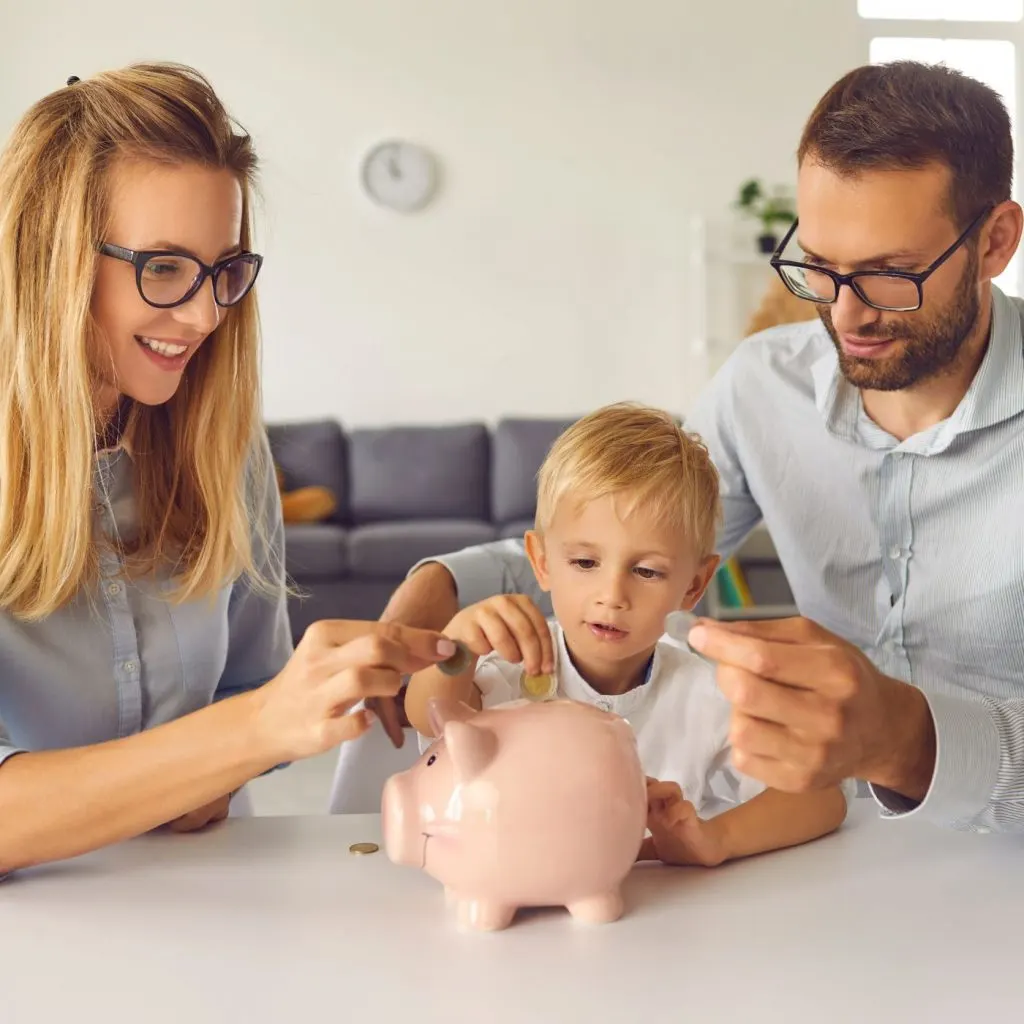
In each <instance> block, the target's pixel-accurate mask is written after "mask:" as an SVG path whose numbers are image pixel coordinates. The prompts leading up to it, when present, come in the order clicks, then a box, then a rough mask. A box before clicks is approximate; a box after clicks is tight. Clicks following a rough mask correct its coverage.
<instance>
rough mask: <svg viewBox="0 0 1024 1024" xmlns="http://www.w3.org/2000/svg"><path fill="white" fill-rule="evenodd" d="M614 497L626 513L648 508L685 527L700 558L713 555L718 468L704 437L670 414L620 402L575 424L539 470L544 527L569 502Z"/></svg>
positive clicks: (577, 503)
mask: <svg viewBox="0 0 1024 1024" xmlns="http://www.w3.org/2000/svg"><path fill="white" fill-rule="evenodd" d="M608 496H612V497H614V498H615V500H616V503H617V507H618V511H619V514H620V515H621V516H622V517H623V518H624V519H628V518H629V516H630V515H632V514H633V512H635V511H636V510H637V509H638V508H640V507H643V508H644V509H645V510H647V511H649V512H651V513H652V514H653V515H654V516H655V518H656V519H657V520H658V521H660V522H665V523H668V524H669V525H670V526H672V527H674V528H677V529H679V530H680V532H681V533H682V534H683V535H684V536H685V537H686V543H687V544H690V545H692V546H693V548H694V549H695V550H696V551H697V554H698V557H700V558H706V557H707V556H708V555H710V554H712V553H713V551H714V545H715V530H716V527H717V525H718V519H719V494H718V472H717V471H716V470H715V467H714V465H713V464H712V462H711V458H710V456H709V455H708V450H707V448H706V447H705V445H704V444H703V442H702V441H701V440H700V439H699V438H698V437H697V436H696V435H695V434H691V433H688V432H687V431H685V430H683V429H682V428H681V427H680V426H679V425H678V424H677V423H676V422H675V420H674V419H673V418H672V417H671V416H670V415H669V414H668V413H667V412H663V411H662V410H660V409H652V408H650V407H648V406H645V405H639V404H637V403H633V402H619V403H616V404H614V405H608V406H605V407H604V408H602V409H598V410H597V411H596V412H593V413H591V414H590V415H589V416H584V417H583V418H582V419H580V420H577V421H576V422H575V423H574V424H573V425H572V426H571V427H569V429H568V430H566V431H565V432H564V433H563V434H562V435H561V436H560V437H559V438H558V439H557V440H556V441H555V443H554V445H552V447H551V450H550V452H548V456H547V458H546V459H545V460H544V463H543V465H542V466H541V468H540V473H539V474H538V486H537V516H536V526H537V530H538V531H539V532H540V533H543V532H544V530H545V529H547V528H548V527H549V526H550V524H551V520H552V518H553V517H554V515H555V512H556V510H557V509H558V507H559V505H560V504H561V503H562V502H563V501H569V502H571V503H572V504H573V505H574V506H575V507H579V506H581V505H583V504H585V503H586V502H588V501H593V500H595V499H597V498H604V497H608Z"/></svg>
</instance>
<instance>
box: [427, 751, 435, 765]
mask: <svg viewBox="0 0 1024 1024" xmlns="http://www.w3.org/2000/svg"><path fill="white" fill-rule="evenodd" d="M436 760H437V754H431V755H430V757H428V758H427V767H428V768H429V767H430V766H431V765H432V764H433V763H434V762H435V761H436Z"/></svg>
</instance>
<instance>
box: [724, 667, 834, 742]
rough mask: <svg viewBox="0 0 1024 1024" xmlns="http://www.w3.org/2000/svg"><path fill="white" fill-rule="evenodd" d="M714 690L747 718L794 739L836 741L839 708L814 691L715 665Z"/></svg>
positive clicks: (740, 669)
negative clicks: (794, 735) (784, 730)
mask: <svg viewBox="0 0 1024 1024" xmlns="http://www.w3.org/2000/svg"><path fill="white" fill-rule="evenodd" d="M716 678H717V680H718V688H719V689H720V690H721V691H722V694H723V696H724V697H725V699H726V700H727V701H729V703H730V704H731V705H732V706H733V709H734V710H735V711H737V712H740V713H742V714H743V715H744V716H746V717H747V718H751V719H761V720H763V721H765V722H776V723H779V724H780V725H785V726H786V727H787V728H788V729H792V730H793V731H794V732H795V733H797V734H798V735H805V736H810V735H814V736H819V737H822V738H826V739H832V738H835V739H838V737H839V735H840V734H841V732H842V727H843V718H842V710H841V708H840V706H839V705H838V704H837V703H836V702H834V701H831V700H828V699H827V698H826V697H823V696H822V695H821V694H820V693H816V692H815V691H814V690H804V689H799V688H798V687H795V686H789V685H786V684H780V683H776V682H774V681H771V680H766V679H762V678H761V677H760V676H756V675H754V674H753V673H752V672H748V671H747V670H746V669H742V668H734V667H733V666H732V665H719V666H718V670H717V672H716Z"/></svg>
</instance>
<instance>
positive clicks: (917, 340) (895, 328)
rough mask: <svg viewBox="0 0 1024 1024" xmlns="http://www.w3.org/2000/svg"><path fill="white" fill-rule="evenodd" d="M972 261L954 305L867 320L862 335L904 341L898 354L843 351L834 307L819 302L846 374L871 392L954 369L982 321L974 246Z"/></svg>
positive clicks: (896, 387)
mask: <svg viewBox="0 0 1024 1024" xmlns="http://www.w3.org/2000/svg"><path fill="white" fill-rule="evenodd" d="M968 254H969V255H968V264H967V267H966V269H965V270H964V274H963V277H961V278H960V283H959V284H958V285H957V290H956V292H955V294H954V295H953V298H952V299H951V300H950V303H949V305H948V306H947V307H946V308H945V309H944V310H942V311H941V312H939V313H936V314H935V315H933V316H931V317H927V316H924V315H923V314H922V313H921V312H920V311H918V312H914V313H908V314H906V315H905V316H904V317H901V318H900V319H897V320H893V321H889V322H885V321H883V322H881V323H877V324H865V325H864V326H863V327H862V328H861V329H860V330H859V331H858V332H857V334H856V337H857V338H864V339H866V340H867V339H871V338H885V339H886V340H892V341H897V342H902V343H903V344H902V347H901V348H900V350H899V351H898V352H897V353H896V354H895V355H892V356H886V357H883V358H880V359H865V358H861V357H859V356H850V355H847V354H846V353H845V352H844V351H843V346H842V344H841V343H840V341H839V335H838V333H837V332H836V329H835V327H833V326H832V314H831V307H830V306H821V305H820V306H818V316H819V317H821V322H822V323H823V324H824V325H825V330H826V331H828V333H829V337H830V338H831V339H832V343H833V344H834V345H835V347H836V354H837V355H838V356H839V369H840V371H841V372H842V374H843V376H844V377H845V378H846V379H847V380H848V381H849V382H850V383H851V384H853V385H855V386H856V387H858V388H865V389H867V390H869V391H901V390H903V389H904V388H909V387H913V385H915V384H919V383H921V381H925V380H929V379H931V378H934V377H939V376H941V375H943V374H945V373H949V372H950V371H951V370H952V369H953V368H954V367H955V366H956V361H957V356H958V355H959V354H960V350H961V348H962V347H963V343H964V342H965V341H966V340H967V338H968V337H969V336H970V334H971V332H972V331H973V330H974V327H975V325H976V324H977V322H978V313H979V311H980V308H981V304H980V303H979V302H978V288H977V265H978V258H977V253H976V252H974V251H973V250H968Z"/></svg>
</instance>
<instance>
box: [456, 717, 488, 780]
mask: <svg viewBox="0 0 1024 1024" xmlns="http://www.w3.org/2000/svg"><path fill="white" fill-rule="evenodd" d="M444 745H445V747H447V749H448V756H449V757H450V758H451V759H452V764H453V765H454V766H455V776H456V778H457V779H458V780H459V781H460V782H469V781H470V780H471V779H475V778H476V777H477V776H478V775H479V774H480V773H481V772H482V771H483V770H484V769H485V768H486V767H487V766H488V765H489V764H490V763H491V761H493V760H494V755H495V754H496V753H497V752H498V737H497V735H496V734H495V733H494V731H493V730H491V729H487V728H483V727H481V726H479V725H473V723H472V722H449V723H448V724H447V725H446V726H445V727H444Z"/></svg>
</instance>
